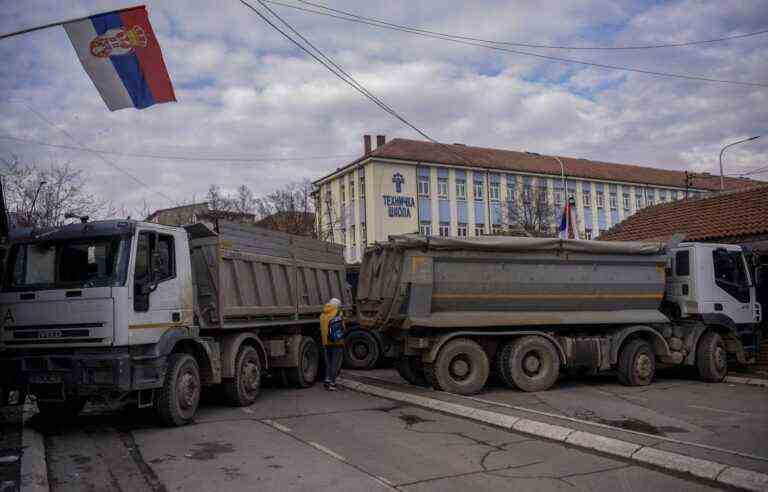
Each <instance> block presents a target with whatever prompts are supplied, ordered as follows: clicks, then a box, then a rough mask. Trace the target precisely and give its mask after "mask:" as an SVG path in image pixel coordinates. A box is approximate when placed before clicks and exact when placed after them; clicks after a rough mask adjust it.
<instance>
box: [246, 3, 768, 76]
mask: <svg viewBox="0 0 768 492" xmlns="http://www.w3.org/2000/svg"><path fill="white" fill-rule="evenodd" d="M259 1H261V0H259ZM263 1H264V2H269V3H272V4H275V5H281V6H283V7H288V8H292V9H297V10H302V11H305V12H311V13H314V14H318V15H324V16H327V17H334V18H336V19H341V20H345V21H349V22H356V23H359V24H366V25H369V26H373V27H378V28H380V29H389V30H394V31H400V32H407V33H410V34H414V35H416V36H421V37H426V38H432V39H439V40H443V41H448V42H451V43H456V44H463V45H467V46H475V47H478V48H486V49H491V50H496V51H502V52H505V53H511V54H515V55H520V56H527V57H533V58H539V59H542V60H548V61H554V62H558V63H566V64H575V65H583V66H589V67H595V68H600V69H603V70H617V71H623V72H631V73H640V74H644V75H651V76H656V77H669V78H676V79H684V80H695V81H698V82H710V83H718V84H731V85H740V86H747V87H768V83H760V82H743V81H739V80H729V79H716V78H712V77H704V76H701V75H689V74H680V73H672V72H661V71H658V70H646V69H643V68H635V67H627V66H622V65H612V64H607V63H596V62H588V61H584V60H576V59H573V58H563V57H558V56H550V55H542V54H540V53H531V52H528V51H521V50H516V49H511V48H505V47H502V46H498V45H492V44H484V42H476V41H468V40H465V39H460V38H457V37H450V35H443V34H433V33H431V31H424V30H417V29H412V28H409V27H407V26H403V25H399V24H393V23H389V22H386V21H379V20H377V19H373V18H366V17H362V16H359V15H357V14H353V13H345V15H348V16H349V17H344V16H341V15H335V14H331V13H328V12H323V11H318V10H314V9H308V8H305V7H299V6H297V5H291V4H287V3H284V2H279V1H276V0H263ZM340 12H343V11H340ZM368 19H371V20H368Z"/></svg>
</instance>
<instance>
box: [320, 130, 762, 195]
mask: <svg viewBox="0 0 768 492" xmlns="http://www.w3.org/2000/svg"><path fill="white" fill-rule="evenodd" d="M369 157H381V158H387V159H398V160H407V161H418V162H424V163H435V164H449V165H456V166H468V167H481V168H489V169H498V170H502V171H517V172H529V173H537V174H550V175H554V176H560V164H559V163H558V162H557V160H556V159H555V158H554V157H553V156H547V155H541V154H534V153H530V152H517V151H513V150H502V149H489V148H483V147H471V146H468V145H462V144H437V143H433V142H426V141H421V140H408V139H404V138H395V139H393V140H391V141H389V142H387V143H386V144H384V145H383V146H381V147H379V148H377V149H376V150H374V151H372V152H371V153H370V154H369V155H367V156H362V157H360V158H358V159H356V160H355V161H353V162H352V163H350V164H348V165H347V166H344V167H349V166H353V165H355V164H357V163H358V162H361V161H363V160H365V159H367V158H369ZM558 157H560V159H561V160H562V161H563V166H564V167H565V175H566V176H568V177H578V178H587V179H602V180H607V181H623V182H628V183H638V184H649V185H656V186H676V187H679V188H685V173H684V172H683V171H671V170H667V169H656V168H652V167H643V166H635V165H628V164H615V163H612V162H600V161H591V160H587V159H577V158H574V157H562V156H558ZM340 169H343V168H340ZM337 171H338V170H337ZM692 175H693V182H692V184H691V186H692V187H693V188H695V189H704V190H717V189H719V188H720V177H719V176H713V175H710V174H701V173H692ZM318 181H319V180H318ZM756 183H760V182H757V181H752V180H748V179H737V178H726V179H725V187H726V189H742V188H748V187H751V186H754V185H755V184H756Z"/></svg>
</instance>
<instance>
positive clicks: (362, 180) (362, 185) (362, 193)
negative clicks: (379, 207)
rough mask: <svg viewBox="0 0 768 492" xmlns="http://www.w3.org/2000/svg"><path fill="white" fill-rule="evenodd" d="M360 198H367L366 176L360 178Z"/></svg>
mask: <svg viewBox="0 0 768 492" xmlns="http://www.w3.org/2000/svg"><path fill="white" fill-rule="evenodd" d="M360 198H365V176H360Z"/></svg>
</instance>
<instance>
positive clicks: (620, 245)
mask: <svg viewBox="0 0 768 492" xmlns="http://www.w3.org/2000/svg"><path fill="white" fill-rule="evenodd" d="M665 265H666V256H665V250H664V245H663V244H662V243H637V242H596V241H578V240H560V239H549V238H518V237H481V238H471V239H450V238H425V237H421V236H416V235H404V236H396V237H392V238H391V240H390V242H388V243H384V244H377V245H375V246H373V247H371V248H369V249H368V250H367V251H366V253H365V257H364V259H363V263H362V266H361V273H360V281H359V284H358V291H357V309H358V314H359V317H360V322H361V324H362V325H364V326H366V327H369V328H372V329H392V328H402V329H408V328H412V327H428V328H461V327H467V328H470V327H475V328H477V327H506V326H525V325H552V326H558V325H598V324H613V323H653V322H666V321H668V320H667V318H666V317H665V316H663V315H662V314H661V313H660V312H659V311H658V308H659V306H660V304H661V301H662V299H663V297H664V284H665Z"/></svg>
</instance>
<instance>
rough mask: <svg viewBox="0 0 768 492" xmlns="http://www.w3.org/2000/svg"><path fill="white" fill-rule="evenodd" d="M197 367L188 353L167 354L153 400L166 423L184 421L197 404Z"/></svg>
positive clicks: (169, 425) (160, 416) (198, 371)
mask: <svg viewBox="0 0 768 492" xmlns="http://www.w3.org/2000/svg"><path fill="white" fill-rule="evenodd" d="M200 386H201V385H200V369H199V368H198V366H197V361H196V360H195V358H194V357H192V356H191V355H189V354H171V355H170V356H168V367H167V368H166V371H165V382H164V383H163V387H162V388H160V395H159V396H158V398H157V400H156V401H155V413H156V414H157V417H158V418H159V419H160V422H161V423H162V424H163V425H166V426H168V427H173V426H180V425H185V424H188V423H189V422H191V421H192V418H193V417H194V416H195V413H196V412H197V407H198V405H199V404H200V393H201V387H200Z"/></svg>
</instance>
